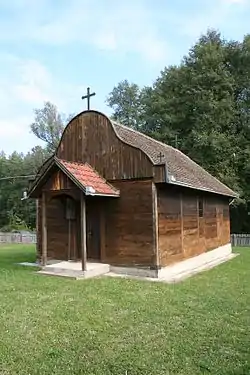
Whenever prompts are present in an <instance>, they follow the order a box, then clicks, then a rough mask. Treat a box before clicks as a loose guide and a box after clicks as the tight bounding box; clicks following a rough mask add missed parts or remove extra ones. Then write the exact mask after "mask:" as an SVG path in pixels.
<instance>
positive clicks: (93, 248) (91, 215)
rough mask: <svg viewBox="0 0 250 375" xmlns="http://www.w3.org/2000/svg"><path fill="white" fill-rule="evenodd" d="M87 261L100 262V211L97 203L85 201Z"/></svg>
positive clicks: (92, 200) (89, 199)
mask: <svg viewBox="0 0 250 375" xmlns="http://www.w3.org/2000/svg"><path fill="white" fill-rule="evenodd" d="M86 232H87V233H86V234H87V236H86V237H87V238H86V239H87V259H89V260H91V259H93V260H100V258H101V252H100V243H101V241H100V209H99V204H98V201H95V200H94V199H91V198H88V199H87V201H86Z"/></svg>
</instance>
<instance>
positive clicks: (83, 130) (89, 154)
mask: <svg viewBox="0 0 250 375" xmlns="http://www.w3.org/2000/svg"><path fill="white" fill-rule="evenodd" d="M56 156H57V157H58V158H61V159H65V160H68V161H77V162H87V163H89V164H90V165H91V166H92V167H93V168H95V169H96V170H97V171H98V172H99V173H100V174H101V175H102V176H103V177H104V178H106V179H107V180H109V179H110V180H115V179H119V180H120V179H130V178H142V177H152V176H153V174H154V170H153V165H152V163H151V161H150V160H149V159H148V157H147V156H146V155H145V153H144V152H142V151H141V150H138V149H136V148H134V147H132V146H129V145H127V144H126V143H124V142H122V141H121V140H120V139H119V138H118V137H117V135H116V133H115V131H114V129H113V127H112V124H111V123H110V121H109V119H108V118H107V117H106V116H104V115H102V114H99V113H96V112H87V113H82V114H80V115H79V116H77V117H75V118H74V119H73V120H72V121H71V122H70V123H69V125H68V126H67V128H66V129H65V131H64V133H63V136H62V139H61V142H60V145H59V148H58V150H57V152H56ZM161 173H162V171H161V169H160V168H159V171H157V176H158V175H159V176H158V178H160V177H161Z"/></svg>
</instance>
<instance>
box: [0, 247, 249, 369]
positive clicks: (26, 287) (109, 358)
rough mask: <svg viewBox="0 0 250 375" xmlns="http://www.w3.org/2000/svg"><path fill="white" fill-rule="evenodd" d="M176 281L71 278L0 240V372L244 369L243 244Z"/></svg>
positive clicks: (246, 294)
mask: <svg viewBox="0 0 250 375" xmlns="http://www.w3.org/2000/svg"><path fill="white" fill-rule="evenodd" d="M239 252H240V254H241V255H240V256H238V257H236V258H235V259H233V260H231V261H230V262H228V263H226V264H223V265H220V266H218V267H217V268H215V269H213V270H210V271H207V272H204V273H202V274H200V275H197V276H195V277H193V278H191V279H188V280H186V281H185V282H182V283H180V284H176V285H168V284H163V283H152V282H148V281H135V280H127V279H121V278H118V279H114V278H108V277H103V278H96V279H89V280H81V281H74V280H69V279H62V278H53V277H45V276H40V275H37V274H36V273H35V272H34V269H33V268H32V269H31V268H29V267H21V266H17V265H15V263H16V262H20V261H33V260H34V258H35V254H34V248H33V247H32V246H4V247H3V246H2V247H0V374H1V375H16V374H20V375H29V374H30V375H36V374H39V375H40V374H41V375H43V374H48V375H52V374H54V375H59V374H60V375H64V374H65V375H67V374H90V375H91V374H93V375H97V374H98V375H106V374H107V375H109V374H114V375H120V374H121V375H125V374H126V371H127V374H128V375H137V374H143V375H145V374H150V375H158V374H159V375H160V374H162V375H163V374H164V375H168V374H176V375H177V374H178V375H181V374H183V375H184V374H185V375H197V374H218V375H223V374H227V375H243V374H244V375H247V374H250V354H249V352H250V348H249V346H250V330H249V329H250V249H241V250H239Z"/></svg>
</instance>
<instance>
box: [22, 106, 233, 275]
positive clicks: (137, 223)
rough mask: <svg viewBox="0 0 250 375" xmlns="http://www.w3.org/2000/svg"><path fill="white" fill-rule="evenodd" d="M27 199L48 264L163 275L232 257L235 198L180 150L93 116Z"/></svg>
mask: <svg viewBox="0 0 250 375" xmlns="http://www.w3.org/2000/svg"><path fill="white" fill-rule="evenodd" d="M28 195H29V197H31V198H35V199H36V200H37V234H38V241H37V255H38V259H39V260H40V262H41V264H42V265H43V266H46V265H47V264H49V262H51V261H52V262H53V260H54V261H73V262H77V263H78V264H80V266H81V270H82V271H86V270H87V264H88V262H92V261H93V262H96V263H103V264H108V265H110V267H113V268H112V269H116V270H119V269H120V270H123V271H124V269H125V270H127V272H128V273H129V272H130V271H131V272H132V273H133V272H134V273H135V274H136V272H138V273H139V272H140V270H144V271H145V270H148V272H149V275H150V272H152V274H153V273H154V275H156V276H157V275H158V273H159V270H161V269H164V268H165V267H166V266H169V265H171V264H176V263H178V262H180V261H183V260H185V259H188V258H192V259H198V258H199V257H200V256H201V255H204V254H206V257H207V258H206V259H207V260H208V259H210V258H211V259H212V258H213V257H224V256H227V255H228V254H230V253H231V245H230V218H229V204H230V201H231V200H232V199H233V198H234V197H236V196H237V195H236V193H235V192H233V191H232V190H231V189H229V188H228V187H227V186H225V185H224V184H223V183H221V182H220V181H218V180H217V179H216V178H214V177H213V176H211V175H210V174H209V173H208V172H206V171H205V170H204V169H203V168H201V167H200V166H199V165H197V164H196V163H195V162H194V161H192V160H191V159H190V158H189V157H187V156H186V155H184V154H183V153H182V152H181V151H179V150H177V149H175V148H173V147H171V146H168V145H166V144H164V143H161V142H158V141H156V140H154V139H152V138H150V137H148V136H146V135H144V134H141V133H140V132H137V131H135V130H132V129H130V128H128V127H125V126H123V125H120V124H118V123H115V122H113V121H111V120H110V119H109V118H108V117H107V116H105V115H104V114H102V113H100V112H97V111H94V110H87V111H84V112H82V113H80V114H78V115H77V116H76V117H74V118H73V119H72V120H71V121H70V122H69V124H68V125H67V127H66V128H65V130H64V133H63V135H62V138H61V141H60V144H59V146H58V148H57V150H56V152H55V154H54V155H53V156H52V157H51V158H50V159H49V160H47V161H46V162H45V164H44V165H43V166H42V168H41V169H40V171H39V173H38V176H37V177H36V179H35V181H33V183H32V186H31V187H30V190H29V193H28ZM210 254H211V255H210ZM204 256H205V255H204ZM157 272H158V273H157Z"/></svg>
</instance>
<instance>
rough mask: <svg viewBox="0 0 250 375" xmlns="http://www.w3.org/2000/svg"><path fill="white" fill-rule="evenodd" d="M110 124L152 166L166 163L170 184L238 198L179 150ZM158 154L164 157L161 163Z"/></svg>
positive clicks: (123, 127)
mask: <svg viewBox="0 0 250 375" xmlns="http://www.w3.org/2000/svg"><path fill="white" fill-rule="evenodd" d="M112 124H113V127H114V130H115V131H116V133H117V136H118V137H119V138H120V139H121V140H122V141H124V142H125V143H127V144H129V145H131V146H133V147H136V148H139V149H140V150H142V151H143V152H145V154H146V155H147V156H148V157H149V159H150V160H151V161H152V163H153V164H154V165H157V164H163V163H166V165H167V170H168V174H169V175H172V176H173V179H172V181H170V182H171V183H173V184H176V185H183V186H187V187H190V188H193V189H198V190H204V191H209V192H214V193H217V194H221V195H226V196H230V197H237V196H238V195H237V194H236V193H235V192H234V191H232V190H231V189H230V188H229V187H227V186H226V185H224V184H223V183H222V182H220V181H219V180H218V179H217V178H215V177H213V176H212V175H211V174H210V173H208V172H207V171H205V170H204V169H203V168H202V167H201V166H199V165H198V164H197V163H195V162H194V161H193V160H191V159H190V158H189V157H188V156H186V155H185V154H183V153H182V152H181V151H180V150H177V149H175V148H174V147H172V146H169V145H167V144H165V143H162V142H159V141H156V140H155V139H153V138H150V137H148V136H146V135H145V134H143V133H140V132H138V131H136V130H133V129H131V128H128V127H126V126H124V125H121V124H118V123H116V122H114V121H113V122H112ZM159 153H161V154H163V155H164V157H163V158H162V159H161V161H160V160H159Z"/></svg>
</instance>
